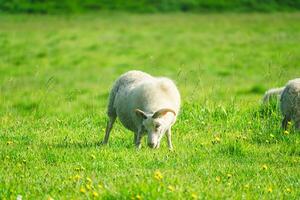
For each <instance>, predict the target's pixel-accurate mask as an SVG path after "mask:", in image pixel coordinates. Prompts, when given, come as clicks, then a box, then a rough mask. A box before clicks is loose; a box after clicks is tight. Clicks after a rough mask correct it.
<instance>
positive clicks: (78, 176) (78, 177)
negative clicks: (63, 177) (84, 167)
mask: <svg viewBox="0 0 300 200" xmlns="http://www.w3.org/2000/svg"><path fill="white" fill-rule="evenodd" d="M80 178H81V176H80V175H78V174H76V175H75V176H74V177H73V179H74V181H79V180H80Z"/></svg>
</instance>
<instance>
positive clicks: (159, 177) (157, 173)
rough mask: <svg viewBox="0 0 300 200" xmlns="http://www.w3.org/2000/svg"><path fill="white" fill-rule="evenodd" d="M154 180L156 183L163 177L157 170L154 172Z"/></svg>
mask: <svg viewBox="0 0 300 200" xmlns="http://www.w3.org/2000/svg"><path fill="white" fill-rule="evenodd" d="M154 178H155V179H156V180H158V181H160V180H161V179H162V178H163V175H162V174H161V172H160V171H159V170H156V171H155V172H154Z"/></svg>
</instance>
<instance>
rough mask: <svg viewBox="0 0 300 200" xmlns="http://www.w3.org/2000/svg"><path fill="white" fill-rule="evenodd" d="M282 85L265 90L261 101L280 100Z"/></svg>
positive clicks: (266, 102)
mask: <svg viewBox="0 0 300 200" xmlns="http://www.w3.org/2000/svg"><path fill="white" fill-rule="evenodd" d="M283 90H284V87H280V88H272V89H269V90H267V91H266V92H265V94H264V96H263V99H262V103H263V104H269V103H270V102H272V101H275V100H276V102H278V101H279V100H280V96H281V93H282V92H283Z"/></svg>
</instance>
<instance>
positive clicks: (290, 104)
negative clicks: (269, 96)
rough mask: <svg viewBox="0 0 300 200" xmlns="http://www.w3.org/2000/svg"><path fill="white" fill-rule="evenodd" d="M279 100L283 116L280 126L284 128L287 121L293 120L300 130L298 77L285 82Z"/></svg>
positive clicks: (299, 79)
mask: <svg viewBox="0 0 300 200" xmlns="http://www.w3.org/2000/svg"><path fill="white" fill-rule="evenodd" d="M280 101H281V103H280V109H281V112H282V115H283V117H284V119H283V120H282V128H283V129H286V128H287V124H288V122H289V121H291V120H293V121H294V122H295V128H296V129H299V130H300V78H297V79H294V80H291V81H289V82H288V83H287V85H286V86H285V88H284V90H283V92H282V94H281V99H280Z"/></svg>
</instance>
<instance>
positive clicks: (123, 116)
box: [102, 70, 181, 150]
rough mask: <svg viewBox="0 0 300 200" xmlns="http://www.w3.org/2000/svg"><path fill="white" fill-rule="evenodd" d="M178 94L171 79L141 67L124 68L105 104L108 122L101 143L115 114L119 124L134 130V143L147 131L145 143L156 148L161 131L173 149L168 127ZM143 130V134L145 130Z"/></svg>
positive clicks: (170, 124) (106, 140)
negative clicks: (139, 69)
mask: <svg viewBox="0 0 300 200" xmlns="http://www.w3.org/2000/svg"><path fill="white" fill-rule="evenodd" d="M180 101H181V100H180V94H179V91H178V89H177V87H176V85H175V84H174V83H173V81H172V80H170V79H168V78H164V77H153V76H151V75H149V74H147V73H144V72H141V71H135V70H134V71H128V72H127V73H125V74H123V75H121V76H120V77H119V78H118V79H117V80H116V82H115V83H114V85H113V88H112V90H111V92H110V95H109V102H108V107H107V115H108V118H109V120H108V122H107V127H106V131H105V137H104V140H103V142H102V144H107V143H108V139H109V135H110V132H111V129H112V127H113V124H114V122H115V120H116V118H117V117H118V118H119V120H120V121H121V123H122V124H123V126H124V127H125V128H127V129H129V130H131V131H132V132H134V143H135V145H136V147H137V148H141V139H142V137H143V136H144V135H146V134H147V135H148V146H149V147H150V148H159V146H160V141H161V139H162V137H163V136H164V134H166V135H167V142H168V147H169V149H171V150H172V149H173V145H172V140H171V127H172V125H173V124H174V123H175V121H176V118H177V115H178V113H179V109H180ZM145 133H146V134H145Z"/></svg>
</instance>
